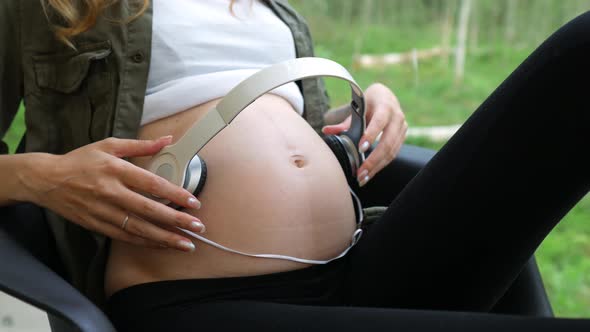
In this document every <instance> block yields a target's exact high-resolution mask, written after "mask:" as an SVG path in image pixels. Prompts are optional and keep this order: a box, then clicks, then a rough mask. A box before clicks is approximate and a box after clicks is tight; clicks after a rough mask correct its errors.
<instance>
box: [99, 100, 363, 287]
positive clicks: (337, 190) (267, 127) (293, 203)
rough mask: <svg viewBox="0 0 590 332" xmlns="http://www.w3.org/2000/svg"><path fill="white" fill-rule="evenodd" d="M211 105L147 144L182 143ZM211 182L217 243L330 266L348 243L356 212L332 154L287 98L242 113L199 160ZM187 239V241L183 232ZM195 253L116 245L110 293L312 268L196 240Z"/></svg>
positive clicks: (164, 123)
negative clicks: (170, 139)
mask: <svg viewBox="0 0 590 332" xmlns="http://www.w3.org/2000/svg"><path fill="white" fill-rule="evenodd" d="M216 102H217V101H212V102H209V103H206V104H203V105H200V106H198V107H195V108H193V109H191V110H188V111H186V112H182V113H179V114H176V115H174V116H171V117H168V118H165V119H162V120H159V121H157V122H153V123H150V124H148V125H146V126H144V127H143V128H142V130H141V131H140V135H139V136H140V138H142V139H143V138H154V137H159V136H162V135H168V134H172V135H174V138H175V140H176V139H178V138H180V136H181V135H182V134H183V133H184V132H185V131H186V130H187V129H188V127H190V125H192V123H194V122H195V121H198V119H199V118H200V117H201V116H202V115H203V114H204V113H205V112H206V111H207V110H208V109H210V107H212V106H213V105H214V104H215V103H216ZM199 156H201V157H202V158H203V159H204V160H205V161H206V163H207V168H208V176H207V182H206V184H205V187H204V188H203V191H202V192H201V193H200V194H199V196H198V198H199V199H200V200H201V202H202V208H201V209H200V210H188V212H189V213H191V214H193V215H195V216H196V217H197V218H199V219H200V220H202V221H203V223H204V224H205V226H206V228H207V232H206V233H205V234H203V235H204V236H205V237H207V238H208V239H210V240H213V241H215V242H218V243H220V244H222V245H225V246H228V247H230V248H232V249H236V250H240V251H245V252H249V253H273V254H282V255H290V256H296V257H301V258H307V259H328V258H331V257H334V256H336V255H337V254H339V253H340V252H341V251H342V250H344V248H346V246H348V245H349V243H350V238H351V235H352V233H353V231H354V227H355V216H354V208H353V205H352V200H351V196H350V193H349V189H348V185H347V183H346V179H345V176H344V173H343V172H342V170H341V167H340V165H339V164H338V161H337V160H336V157H335V156H334V154H333V153H332V151H331V150H330V149H329V148H328V147H327V146H326V145H325V144H324V143H323V141H322V139H321V138H320V137H319V136H318V135H317V134H316V133H315V132H314V130H313V129H312V128H311V127H310V126H309V124H308V123H307V122H306V121H305V120H304V119H303V118H302V117H301V116H300V115H299V114H297V113H296V112H295V111H294V110H293V108H292V107H291V105H290V104H289V103H288V102H286V101H285V100H284V99H282V98H280V97H277V96H274V95H265V96H263V97H262V98H259V99H258V100H257V101H256V102H255V103H253V104H251V105H250V106H249V107H248V108H247V109H246V110H244V111H243V112H241V113H240V114H239V115H238V116H237V117H236V118H235V119H234V121H233V122H232V123H231V124H230V125H229V126H228V127H226V128H225V129H224V130H222V131H221V132H220V133H219V134H218V135H217V136H216V137H215V138H213V139H212V140H211V141H210V142H209V143H208V144H207V145H206V146H205V147H204V148H203V149H202V150H201V151H200V152H199ZM145 161H146V160H145V159H141V158H137V159H136V160H133V162H134V163H136V164H137V165H140V166H141V165H143V164H145ZM181 234H182V233H181ZM194 243H195V245H196V247H197V249H196V251H195V252H194V253H183V252H180V251H176V250H154V249H148V248H142V247H136V246H131V245H127V244H124V243H121V242H117V241H113V243H112V245H111V255H110V258H109V262H108V266H107V271H106V284H105V288H106V291H107V294H111V293H113V292H114V291H116V290H118V289H121V288H125V287H129V286H131V285H133V284H138V283H144V282H149V281H156V280H169V279H186V278H214V277H230V276H244V275H257V274H265V273H273V272H279V271H287V270H293V269H299V268H303V267H305V266H307V265H306V264H301V263H295V262H290V261H284V260H275V259H262V258H252V257H247V256H243V255H238V254H233V253H230V252H226V251H223V250H220V249H217V248H214V247H212V246H210V245H208V244H205V243H203V242H201V241H198V240H196V239H194Z"/></svg>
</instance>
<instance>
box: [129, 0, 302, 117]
mask: <svg viewBox="0 0 590 332" xmlns="http://www.w3.org/2000/svg"><path fill="white" fill-rule="evenodd" d="M229 4H230V0H154V1H153V23H152V24H153V32H152V52H151V54H152V56H151V63H150V69H149V74H148V82H147V90H146V98H145V104H144V109H143V115H142V118H141V125H145V124H147V123H150V122H152V121H155V120H158V119H161V118H164V117H167V116H170V115H173V114H176V113H179V112H182V111H184V110H187V109H189V108H191V107H194V106H197V105H199V104H202V103H205V102H207V101H210V100H213V99H216V98H220V97H223V96H225V95H226V94H227V93H228V92H229V91H230V90H231V89H232V88H233V87H234V86H235V85H237V84H238V83H239V82H241V81H242V80H243V79H245V78H246V77H248V76H250V75H252V74H253V73H254V72H256V71H257V70H259V69H261V68H263V67H266V66H269V65H272V64H274V63H277V62H281V61H285V60H288V59H293V58H295V46H294V41H293V36H292V34H291V30H290V29H289V27H288V26H287V25H285V24H284V23H283V22H282V21H281V20H280V19H279V18H278V17H277V16H276V15H275V14H274V13H273V12H272V10H271V9H270V8H268V6H266V5H265V4H263V3H261V2H260V0H237V1H235V3H234V6H233V11H234V15H235V16H233V15H232V14H231V13H230V11H229ZM271 93H273V94H276V95H279V96H281V97H283V98H285V99H286V100H287V101H288V102H289V103H290V104H291V105H292V106H293V107H294V108H295V110H296V111H297V112H298V113H299V114H303V96H302V95H301V92H300V91H299V88H298V87H297V85H296V84H295V83H289V84H285V85H283V86H282V87H279V88H277V89H275V90H273V91H272V92H271Z"/></svg>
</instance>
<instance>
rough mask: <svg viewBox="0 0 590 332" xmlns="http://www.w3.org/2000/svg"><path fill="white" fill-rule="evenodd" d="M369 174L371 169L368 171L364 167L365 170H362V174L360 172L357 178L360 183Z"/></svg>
mask: <svg viewBox="0 0 590 332" xmlns="http://www.w3.org/2000/svg"><path fill="white" fill-rule="evenodd" d="M367 175H369V171H367V170H366V169H364V170H363V171H362V172H361V174H359V175H358V176H357V177H356V180H357V181H358V182H359V183H360V182H361V181H362V180H363V179H364V178H365V176H367Z"/></svg>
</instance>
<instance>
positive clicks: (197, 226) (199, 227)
mask: <svg viewBox="0 0 590 332" xmlns="http://www.w3.org/2000/svg"><path fill="white" fill-rule="evenodd" d="M191 229H192V230H193V231H197V232H199V233H201V234H203V233H205V225H203V223H202V222H200V221H197V220H195V221H193V222H191Z"/></svg>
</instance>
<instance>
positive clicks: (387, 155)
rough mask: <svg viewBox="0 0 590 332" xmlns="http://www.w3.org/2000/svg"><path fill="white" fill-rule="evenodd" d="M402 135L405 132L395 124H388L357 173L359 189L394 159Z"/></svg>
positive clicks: (401, 140)
mask: <svg viewBox="0 0 590 332" xmlns="http://www.w3.org/2000/svg"><path fill="white" fill-rule="evenodd" d="M404 135H405V131H402V130H401V129H400V128H399V125H398V123H396V122H392V123H390V124H389V125H388V126H387V127H386V128H385V129H383V134H381V139H380V140H379V143H378V144H377V147H376V148H375V150H373V151H372V152H371V154H370V155H369V157H368V158H367V159H366V160H365V162H364V163H363V164H362V165H361V167H359V169H358V171H357V181H358V182H359V185H360V186H361V187H362V186H364V185H365V184H366V183H367V182H368V181H369V180H370V179H372V178H373V177H374V176H375V174H377V172H379V171H380V170H381V169H383V167H385V166H386V165H387V164H389V163H390V162H391V161H392V160H393V159H394V158H395V156H396V155H397V153H398V152H399V149H400V148H401V143H402V142H403V139H404Z"/></svg>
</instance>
